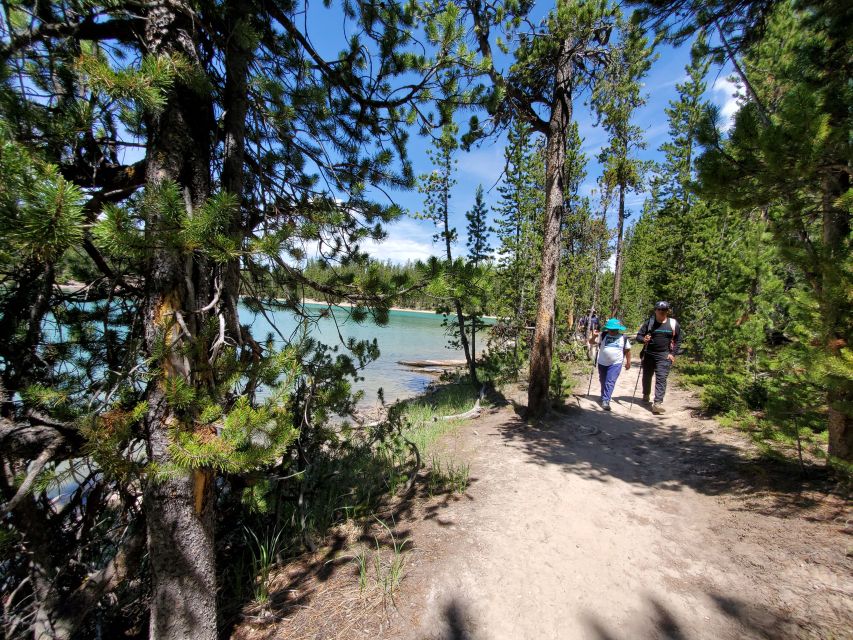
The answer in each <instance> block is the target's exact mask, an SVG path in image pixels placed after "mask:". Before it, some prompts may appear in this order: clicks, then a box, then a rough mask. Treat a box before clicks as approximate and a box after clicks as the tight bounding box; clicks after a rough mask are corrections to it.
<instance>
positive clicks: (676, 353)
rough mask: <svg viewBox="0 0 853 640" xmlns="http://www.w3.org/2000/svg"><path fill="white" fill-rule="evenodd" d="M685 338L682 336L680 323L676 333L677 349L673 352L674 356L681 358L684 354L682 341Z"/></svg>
mask: <svg viewBox="0 0 853 640" xmlns="http://www.w3.org/2000/svg"><path fill="white" fill-rule="evenodd" d="M683 337H684V336H683V335H682V331H681V323H680V322H679V323H678V331H676V332H675V349H674V350H673V352H672V354H673V355H676V356H680V355H681V354H682V353H683V351H682V350H681V340H682V338H683Z"/></svg>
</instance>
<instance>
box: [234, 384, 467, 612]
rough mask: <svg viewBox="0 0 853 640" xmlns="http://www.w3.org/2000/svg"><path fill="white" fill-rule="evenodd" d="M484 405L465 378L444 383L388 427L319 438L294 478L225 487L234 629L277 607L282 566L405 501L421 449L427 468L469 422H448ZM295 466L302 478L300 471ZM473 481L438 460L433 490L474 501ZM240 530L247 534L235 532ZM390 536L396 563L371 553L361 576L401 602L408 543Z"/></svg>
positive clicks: (398, 408)
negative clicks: (251, 609)
mask: <svg viewBox="0 0 853 640" xmlns="http://www.w3.org/2000/svg"><path fill="white" fill-rule="evenodd" d="M477 396H478V393H477V390H476V389H474V387H473V386H472V385H471V384H469V383H468V382H467V380H466V379H465V378H461V379H459V380H457V381H455V382H452V383H449V384H443V385H441V386H439V387H438V388H436V389H435V390H434V391H432V392H430V393H428V394H425V395H424V396H420V397H417V398H413V399H410V400H406V401H403V402H400V403H397V404H396V405H395V406H394V407H392V408H391V410H390V411H389V418H388V420H387V421H386V422H383V423H381V424H379V425H374V426H371V427H367V428H356V427H354V426H353V425H347V424H344V425H341V426H340V427H339V428H337V429H323V430H319V429H318V430H317V432H316V433H314V434H312V436H313V438H314V440H313V442H315V443H319V444H318V445H317V446H314V447H313V448H312V449H311V450H310V451H308V450H306V449H304V448H303V450H302V451H299V449H298V448H297V450H295V451H294V452H293V455H292V459H291V460H289V461H287V462H288V467H287V468H288V470H290V472H289V473H286V474H284V473H283V474H281V475H278V476H275V475H274V476H263V477H258V478H252V479H251V480H250V482H249V484H248V486H245V487H240V490H239V491H237V490H235V489H233V488H232V487H230V486H226V487H224V489H225V490H224V492H223V493H224V496H225V498H224V499H223V501H224V502H227V501H228V499H229V498H231V497H232V496H237V495H239V496H240V499H239V501H236V500H233V499H232V501H231V502H230V504H229V508H226V509H223V518H224V519H225V520H224V522H223V525H224V526H223V527H221V530H222V535H221V538H220V563H219V566H222V567H224V572H223V575H222V584H223V590H222V599H223V600H222V601H223V605H224V606H223V611H224V612H225V615H226V617H227V619H228V620H227V621H226V624H228V621H230V622H232V623H233V621H235V620H236V618H237V617H238V614H239V612H240V609H241V608H242V606H243V604H244V603H245V602H248V601H252V602H254V603H255V604H256V605H260V606H263V605H265V604H266V603H268V602H269V601H270V600H271V599H272V597H273V595H272V593H271V591H270V583H271V580H272V575H273V569H274V566H275V565H276V564H281V563H283V562H286V561H287V560H288V559H289V558H293V557H295V556H298V555H299V554H301V553H302V552H303V550H304V549H305V548H306V547H308V548H309V549H312V548H314V547H315V545H317V544H322V543H323V540H324V538H325V537H326V535H327V533H328V532H329V531H330V529H331V528H332V527H333V526H335V525H337V524H340V523H344V522H346V521H348V520H358V521H361V522H364V521H367V520H369V519H370V518H372V517H375V514H376V513H377V511H378V509H379V508H380V507H381V505H382V503H383V501H384V500H386V499H387V498H389V497H393V496H394V495H397V494H398V493H399V492H400V491H401V490H402V489H403V488H404V487H405V486H406V485H407V484H408V482H409V480H410V478H412V477H413V476H414V474H415V473H417V466H416V457H415V455H414V451H415V448H416V449H417V451H418V452H419V454H420V460H421V461H425V460H428V459H430V456H431V455H432V453H431V449H432V447H433V445H434V443H435V442H436V441H437V440H438V439H439V438H441V437H442V436H443V435H444V434H446V433H448V432H450V431H452V430H453V429H455V428H457V427H458V426H459V425H460V424H462V422H464V421H463V420H440V419H439V418H441V417H442V416H447V415H454V414H459V413H464V412H466V411H468V410H469V409H471V407H472V406H473V405H474V403H475V401H476V400H477ZM283 466H284V465H283ZM294 467H295V468H296V469H298V470H295V471H293V470H292V469H293V468H294ZM468 474H469V471H468V467H467V465H461V464H457V463H454V462H449V461H445V462H438V461H437V458H433V466H432V467H431V469H430V473H428V474H427V478H428V480H427V481H428V482H431V483H432V485H431V486H432V489H433V490H434V491H437V490H438V485H439V484H440V485H441V490H449V491H456V492H464V490H465V488H466V487H467V485H468ZM428 489H429V487H428ZM235 521H236V522H242V523H243V524H244V528H242V529H241V528H239V527H234V522H235ZM380 524H381V525H382V526H383V527H385V528H386V529H387V525H385V524H384V523H383V522H380ZM235 531H236V532H237V533H235ZM270 532H274V533H270ZM388 533H389V535H390V540H391V543H392V553H391V556H390V558H385V557H383V556H381V554H380V555H377V553H374V555H373V557H372V558H369V557H368V555H367V553H366V552H363V553H361V554H357V555H356V556H354V557H353V561H354V562H355V563H356V565H357V566H358V568H359V585H360V587H361V588H366V586H367V584H368V581H367V578H366V575H367V574H366V572H367V571H368V569H372V573H373V579H374V580H375V581H376V584H378V585H379V586H380V587H381V590H382V592H383V594H384V595H385V596H386V597H393V593H394V591H395V590H396V588H397V586H398V585H399V581H400V578H401V577H402V568H403V563H404V560H405V551H406V548H405V547H406V544H407V543H408V540H402V541H400V540H397V539H396V538H395V537H394V536H393V534H392V533H391V532H390V530H388Z"/></svg>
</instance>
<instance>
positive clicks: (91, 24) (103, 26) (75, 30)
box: [0, 16, 144, 63]
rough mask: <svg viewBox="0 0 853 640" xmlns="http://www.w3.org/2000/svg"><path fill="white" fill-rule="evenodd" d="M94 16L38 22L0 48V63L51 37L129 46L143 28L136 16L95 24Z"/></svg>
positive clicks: (141, 22)
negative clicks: (79, 19) (114, 41)
mask: <svg viewBox="0 0 853 640" xmlns="http://www.w3.org/2000/svg"><path fill="white" fill-rule="evenodd" d="M97 18H98V16H88V17H86V18H85V19H84V20H83V21H82V22H78V23H76V24H72V23H68V22H62V23H41V24H40V25H39V26H38V27H36V28H35V29H34V30H32V31H29V32H27V33H23V34H21V35H18V36H15V37H13V38H12V39H11V41H10V42H9V43H8V44H7V45H6V46H4V47H0V62H3V63H5V61H6V60H8V59H9V58H11V57H12V56H13V55H15V54H16V53H18V52H19V51H21V50H22V49H25V48H27V47H30V46H32V45H34V44H36V43H40V42H45V41H47V40H50V39H52V38H75V39H77V40H96V41H102V40H116V41H118V42H123V43H128V44H130V43H133V42H135V41H136V38H137V35H138V34H139V32H140V30H141V29H142V27H143V26H144V21H143V20H142V18H139V17H128V18H114V19H112V20H106V21H103V22H97V21H96V20H97Z"/></svg>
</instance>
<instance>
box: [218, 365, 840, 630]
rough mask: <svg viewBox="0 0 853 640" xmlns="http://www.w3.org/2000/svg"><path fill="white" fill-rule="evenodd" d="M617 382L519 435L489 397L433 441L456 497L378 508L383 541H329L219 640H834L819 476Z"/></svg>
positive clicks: (834, 519) (830, 518)
mask: <svg viewBox="0 0 853 640" xmlns="http://www.w3.org/2000/svg"><path fill="white" fill-rule="evenodd" d="M633 373H634V370H631V372H627V373H626V372H623V374H622V375H621V376H620V378H619V381H618V384H617V388H616V392H615V393H614V400H615V401H614V402H613V404H612V406H613V411H612V412H610V413H607V412H604V411H603V410H602V409H601V408H600V407H599V405H598V402H597V400H598V396H597V395H593V396H591V397H588V398H574V399H573V401H572V403H571V404H570V405H569V406H568V407H567V408H566V409H565V410H564V411H561V412H559V413H557V412H555V413H553V414H552V415H551V416H549V418H548V419H547V420H544V421H542V422H541V423H538V424H535V425H531V424H528V423H526V422H525V421H524V420H522V419H521V418H520V417H519V416H518V415H517V413H516V411H515V410H514V408H513V404H512V402H507V403H505V404H503V405H498V406H495V407H493V408H491V409H490V410H488V411H487V412H485V413H484V415H482V416H481V417H480V418H478V419H476V420H471V421H469V422H467V423H466V424H465V425H463V426H462V427H460V428H459V429H457V430H456V431H454V432H453V433H451V434H449V435H447V436H445V438H444V439H443V441H442V442H441V444H440V448H441V450H442V453H441V455H444V456H449V457H450V458H452V459H453V460H455V461H467V462H469V463H470V484H469V486H468V488H467V490H465V492H464V493H463V494H454V493H444V494H442V495H432V496H430V495H429V494H428V493H427V492H426V490H425V488H424V487H423V486H421V488H420V489H419V490H418V495H416V496H415V497H413V498H410V499H408V500H403V501H399V502H397V503H395V504H394V505H392V506H391V507H389V511H388V512H387V513H385V514H383V515H382V518H383V521H384V522H387V523H388V524H389V525H390V527H391V529H392V530H393V531H394V540H392V539H391V537H390V536H389V535H388V532H387V531H385V530H384V529H383V528H382V527H380V526H379V525H377V524H374V525H373V526H371V525H369V524H366V525H363V526H362V527H360V528H356V527H354V526H352V525H350V526H349V527H342V528H341V529H340V530H339V531H337V532H336V534H335V536H333V537H332V539H331V542H330V545H329V546H328V547H327V548H325V549H323V550H321V552H318V553H317V554H315V555H313V556H311V557H310V558H306V559H305V560H304V561H303V562H300V563H292V564H290V565H288V568H287V570H286V571H285V572H284V573H283V574H282V575H280V576H279V577H278V578H277V581H276V583H275V584H274V585H273V590H274V596H273V600H272V602H273V611H272V614H271V615H270V614H268V615H267V617H266V618H265V619H264V618H258V619H256V620H252V619H247V620H246V621H245V622H244V623H243V624H242V626H240V627H239V628H238V629H237V630H236V632H235V635H234V637H235V638H239V639H240V640H256V639H261V638H263V639H268V640H272V639H285V638H287V639H302V638H316V639H320V638H323V639H327V638H329V639H331V638H341V639H344V638H347V639H349V638H353V639H361V638H365V639H366V638H382V639H386V640H463V639H464V640H526V639H531V640H532V639H536V640H540V639H541V640H551V639H575V638H578V639H585V638H589V639H594V640H617V639H618V640H633V639H645V638H671V639H679V640H681V639H694V638H708V639H711V638H713V639H724V638H774V639H776V638H779V639H786V638H826V639H830V638H832V639H842V638H853V521H851V505H850V502H849V501H847V500H845V497H844V496H842V495H839V494H838V493H836V492H834V491H833V484H832V483H831V481H830V479H829V478H828V476H827V475H826V473H825V472H824V471H823V470H822V469H821V468H819V467H817V466H813V467H810V468H809V469H808V471H809V475H808V476H807V477H806V478H805V479H802V478H801V477H800V475H799V469H798V467H797V466H796V465H795V464H788V463H785V462H782V461H779V460H775V459H772V458H767V457H764V456H762V455H761V453H760V452H759V450H758V449H757V448H756V447H755V446H754V445H753V444H752V443H751V442H750V440H749V439H748V438H747V437H746V436H745V435H743V434H741V433H738V432H736V431H733V430H731V429H725V428H723V427H720V426H719V425H717V424H716V423H715V422H714V421H713V420H709V419H706V418H703V417H702V416H701V415H700V414H699V411H698V410H699V402H698V400H697V398H696V397H695V395H694V394H692V393H691V392H689V391H688V390H685V389H683V388H679V387H678V386H676V385H674V384H672V382H671V383H670V389H669V392H668V395H667V399H666V402H665V406H666V408H667V412H666V414H664V415H663V416H653V415H652V414H651V412H650V411H649V408H648V407H646V406H643V405H640V404H637V405H635V406H634V407H633V409H632V410H631V411H629V402H630V398H631V390H632V388H633V385H634V381H635V379H636V376H635V375H633ZM583 386H584V389H583V391H585V390H586V389H585V386H586V381H585V380H584V381H583ZM596 386H597V385H596ZM594 392H595V389H594ZM509 400H510V401H511V400H513V398H510V399H509ZM422 484H423V483H422ZM404 540H408V542H407V543H406V545H405V547H404V553H403V555H402V560H403V574H404V577H403V579H402V582H401V583H400V584H399V586H398V587H396V588H395V589H389V588H388V582H387V580H386V578H387V577H388V568H389V567H390V566H391V564H390V563H391V562H392V561H393V559H394V558H395V556H394V553H393V549H392V545H393V542H394V541H396V543H397V544H398V546H399V544H400V543H401V542H402V541H404ZM360 545H364V548H365V549H366V550H367V551H366V552H367V553H369V554H370V553H372V554H374V555H368V556H367V557H368V558H371V559H370V560H369V561H368V565H367V568H368V570H367V572H366V574H365V575H366V578H367V583H366V584H367V586H366V587H365V588H363V589H361V588H360V587H359V572H358V570H357V565H356V563H355V562H354V561H353V560H352V557H353V555H354V553H355V551H354V550H355V549H358V548H359V547H360ZM377 546H378V548H379V549H380V558H382V559H381V560H380V562H379V565H375V564H374V560H372V558H374V557H375V553H376V549H377ZM389 592H390V593H389Z"/></svg>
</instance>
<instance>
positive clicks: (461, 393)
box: [394, 380, 487, 459]
mask: <svg viewBox="0 0 853 640" xmlns="http://www.w3.org/2000/svg"><path fill="white" fill-rule="evenodd" d="M478 396H479V394H478V392H477V391H476V390H475V389H474V387H473V386H472V385H471V384H469V383H468V382H467V381H465V380H463V381H460V382H455V383H450V384H446V385H442V386H440V387H438V388H437V389H436V390H435V391H434V392H433V393H430V394H428V395H425V396H421V397H418V398H412V399H411V400H404V401H403V402H400V403H399V404H398V405H397V406H396V407H395V408H394V410H396V411H399V415H400V417H401V418H402V419H403V421H404V425H405V426H404V427H403V435H404V436H405V437H406V438H407V439H408V440H410V441H411V442H413V443H414V444H415V446H416V447H417V448H418V451H420V452H421V456H422V457H423V458H424V459H426V458H427V457H428V456H429V455H430V448H431V446H432V445H433V444H434V443H435V442H436V441H437V440H438V439H439V438H441V436H443V435H444V434H446V433H449V432H451V431H453V430H454V429H456V428H457V427H459V426H460V425H461V424H463V423H464V422H465V421H464V420H439V419H438V418H441V417H443V416H452V415H456V414H459V413H465V412H466V411H468V410H469V409H471V407H473V406H474V403H475V402H476V401H477V398H478ZM481 406H487V401H486V400H485V399H483V401H482V402H481Z"/></svg>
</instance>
